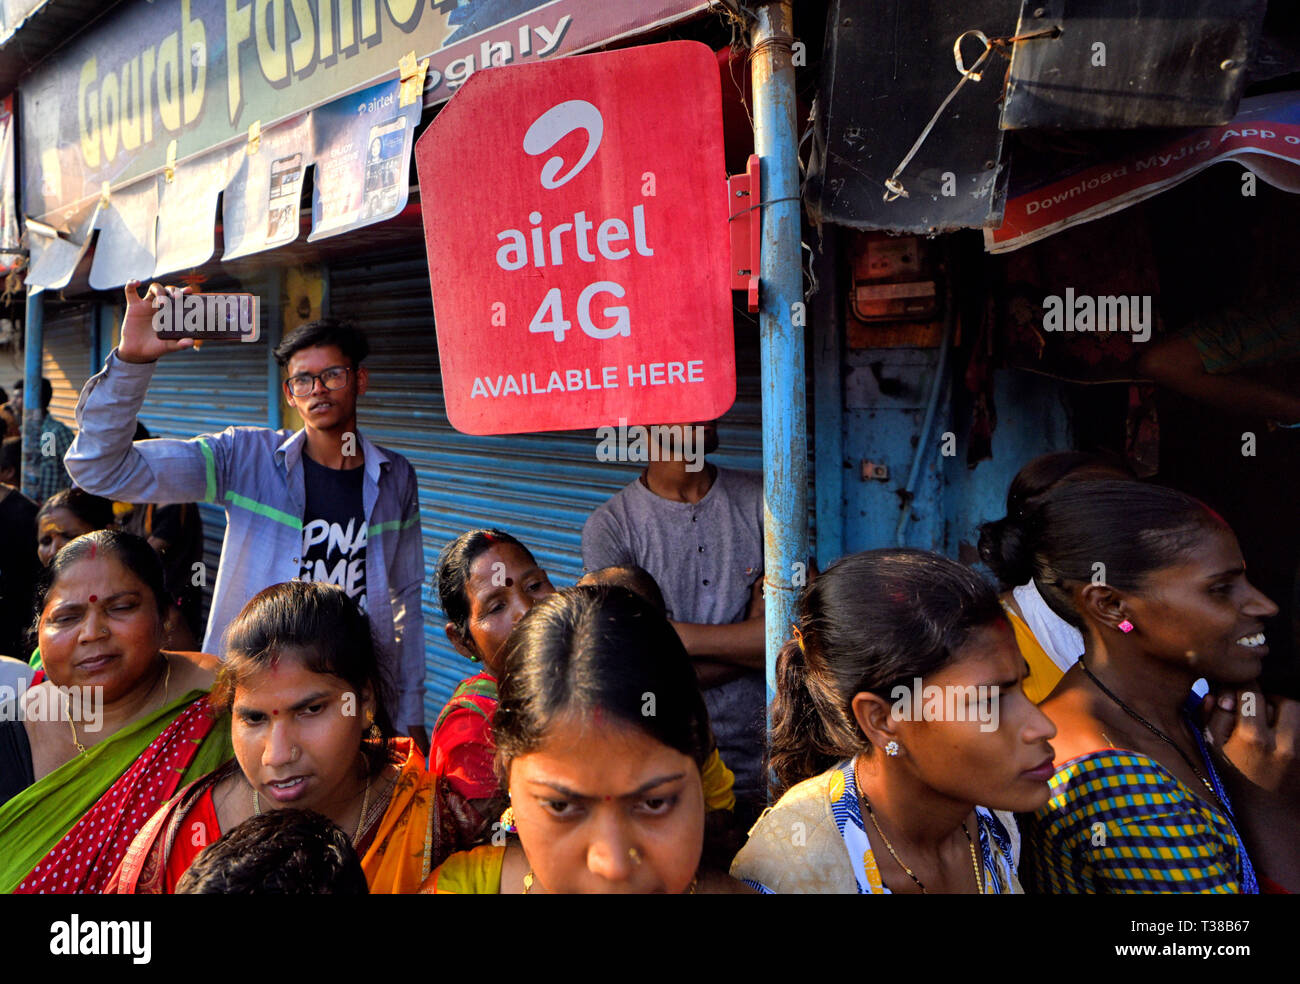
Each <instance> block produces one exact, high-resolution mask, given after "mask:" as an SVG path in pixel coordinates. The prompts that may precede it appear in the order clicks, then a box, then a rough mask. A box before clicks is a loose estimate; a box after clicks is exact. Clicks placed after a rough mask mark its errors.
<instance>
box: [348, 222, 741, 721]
mask: <svg viewBox="0 0 1300 984" xmlns="http://www.w3.org/2000/svg"><path fill="white" fill-rule="evenodd" d="M329 305H330V313H331V314H332V315H334V316H336V317H346V318H350V319H352V320H353V321H355V322H356V323H357V324H358V325H360V326H361V327H363V328H364V329H366V330H367V332H368V334H369V337H370V342H371V349H372V354H371V356H370V358H369V359H368V360H367V364H368V365H369V368H370V384H369V389H368V391H367V392H366V395H365V396H364V397H362V400H361V404H360V408H359V410H358V414H359V418H360V424H361V427H362V429H363V430H365V432H366V434H367V435H368V436H369V437H370V438H371V440H373V441H375V442H377V443H378V444H380V445H382V446H384V447H387V448H391V449H392V450H394V451H398V452H400V453H401V454H403V455H405V456H406V458H407V459H408V460H409V461H410V462H411V464H412V466H413V467H414V468H415V469H416V472H417V474H418V476H419V482H420V520H421V524H422V526H423V530H424V561H425V571H426V580H425V592H424V624H425V652H426V659H427V666H428V670H427V674H426V677H425V720H426V721H429V722H432V721H433V720H434V718H435V717H436V716H437V713H438V711H439V710H440V709H441V707H442V705H443V704H444V703H445V702H446V700H447V699H448V697H449V696H450V695H451V691H452V690H453V689H454V688H455V686H456V684H457V683H459V682H460V681H461V680H462V679H464V678H465V677H466V676H469V675H471V674H472V673H474V672H476V671H475V670H474V669H473V664H471V663H469V662H468V661H467V660H465V659H464V658H462V657H461V656H459V655H458V654H457V653H456V652H455V650H453V649H452V648H451V646H450V644H449V643H448V642H447V638H446V635H445V634H444V633H443V629H442V626H443V623H444V621H445V619H444V617H443V614H442V610H441V607H440V605H439V604H438V598H437V588H436V586H435V585H434V583H433V576H434V571H435V567H436V563H437V558H438V553H439V551H440V550H441V549H442V548H443V546H444V545H445V544H446V543H447V542H448V541H450V540H452V539H453V538H455V537H456V536H458V535H459V534H461V533H463V532H464V531H465V530H467V529H471V528H473V527H478V526H496V527H500V528H502V529H504V530H507V531H509V532H510V533H513V534H514V535H516V536H518V537H519V539H520V540H521V541H523V542H524V543H525V544H527V545H528V547H529V549H531V550H532V551H533V553H534V555H535V556H536V557H537V560H538V563H540V564H541V565H542V566H543V567H544V568H546V571H547V573H549V574H550V576H551V579H552V581H554V582H555V584H556V586H557V587H562V586H566V585H569V584H572V583H573V582H574V581H575V580H577V578H578V577H579V576H580V575H581V573H582V525H583V523H584V522H586V519H587V516H588V515H589V514H590V513H591V511H592V510H593V509H595V508H596V507H597V506H598V505H600V504H601V503H602V502H604V501H605V500H606V499H608V498H609V497H610V496H611V495H613V494H614V493H615V492H617V491H618V490H619V489H620V488H622V487H623V486H624V485H626V484H627V483H628V482H630V481H632V480H633V478H634V477H635V476H636V475H637V474H638V472H639V467H638V466H632V465H614V464H607V463H602V462H599V461H597V460H596V454H595V448H596V439H595V437H594V434H593V433H592V432H588V431H577V432H567V433H544V434H516V435H511V436H507V437H471V436H468V435H465V434H461V433H460V432H458V431H456V430H455V429H454V428H453V427H452V426H451V425H450V424H449V423H448V422H447V416H446V413H445V408H444V404H443V400H442V392H441V377H440V376H439V373H438V355H437V343H436V340H435V337H434V332H433V304H432V301H431V299H430V295H429V274H428V268H427V265H426V260H425V254H424V249H423V246H419V247H416V248H410V249H405V250H401V251H398V252H393V253H385V254H378V255H371V256H368V257H366V258H364V259H358V260H355V261H353V260H349V261H347V262H337V261H336V262H335V263H333V264H332V265H331V267H330V272H329ZM747 334H748V336H749V337H748V338H747V339H745V340H743V341H742V340H741V339H739V338H738V340H737V353H736V355H737V375H738V386H737V392H738V395H737V399H736V404H735V406H734V407H733V408H732V410H731V412H730V413H728V414H727V415H726V417H724V418H723V419H722V421H721V422H720V424H719V438H720V440H721V445H722V447H721V449H720V450H719V452H718V453H717V454H716V455H713V456H711V459H710V460H713V461H715V462H717V463H718V464H721V465H724V466H726V467H732V468H745V469H750V470H753V471H761V470H762V464H763V460H762V433H761V418H760V412H761V411H760V399H759V381H758V360H759V356H758V342H757V338H756V333H755V332H753V331H752V330H750V331H749V332H748V333H747Z"/></svg>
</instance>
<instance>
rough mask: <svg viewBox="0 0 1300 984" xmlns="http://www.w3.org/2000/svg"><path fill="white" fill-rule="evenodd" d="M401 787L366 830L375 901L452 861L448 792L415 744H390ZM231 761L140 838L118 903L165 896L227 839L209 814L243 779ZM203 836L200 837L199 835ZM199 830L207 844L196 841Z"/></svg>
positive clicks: (362, 847) (126, 865)
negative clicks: (218, 796) (234, 780)
mask: <svg viewBox="0 0 1300 984" xmlns="http://www.w3.org/2000/svg"><path fill="white" fill-rule="evenodd" d="M389 748H390V750H391V752H392V762H393V764H394V765H396V766H398V774H397V778H396V781H395V782H394V783H393V785H392V787H391V789H390V790H389V791H388V792H387V795H386V796H384V797H382V798H379V799H378V801H377V802H376V803H375V804H374V805H373V808H372V809H371V811H370V812H368V813H367V816H366V819H365V820H364V821H363V823H362V835H361V839H360V841H359V843H358V845H357V846H358V853H359V854H360V855H361V870H362V871H363V872H365V875H366V882H367V884H369V886H370V892H371V894H373V895H403V894H412V893H415V892H417V891H419V888H420V885H421V884H422V883H423V882H424V880H425V878H427V877H428V875H429V872H430V871H432V870H433V868H434V867H435V866H436V865H437V864H438V863H440V862H441V861H442V859H443V858H444V857H445V856H446V855H447V854H448V853H450V851H451V850H452V845H448V844H447V843H446V840H445V836H446V835H445V832H444V831H445V828H446V819H445V817H446V813H447V806H446V803H445V787H444V786H442V785H441V784H439V783H437V782H436V781H435V780H434V777H433V776H431V775H430V774H429V773H428V771H427V770H426V769H425V766H424V756H423V755H421V754H420V753H419V751H418V750H417V749H416V747H415V743H414V742H413V741H412V740H411V739H410V738H396V739H392V740H391V741H390V742H389ZM238 769H239V764H238V763H237V762H234V761H231V762H228V763H227V764H226V765H224V766H222V767H221V768H220V769H218V770H217V771H216V772H214V773H212V774H211V775H208V776H205V777H203V778H202V779H200V780H199V781H197V782H195V783H192V784H191V785H190V786H188V787H187V788H185V789H183V790H181V792H180V793H179V794H177V796H176V797H175V798H173V799H172V801H171V802H169V803H168V804H167V805H166V806H164V807H163V808H162V809H161V810H159V811H158V812H157V813H155V814H154V816H153V817H151V818H150V820H149V822H148V823H146V824H145V825H144V827H143V828H142V829H141V830H140V833H139V835H138V836H137V837H136V839H135V841H134V842H133V843H132V844H131V847H130V849H129V850H128V851H127V852H126V856H125V857H124V858H123V860H122V864H121V866H120V867H119V868H118V870H117V871H116V872H115V873H114V875H113V878H112V881H111V882H110V884H109V886H108V887H107V888H106V889H105V891H106V892H107V893H112V894H118V895H165V894H169V893H170V892H171V891H173V890H174V889H175V887H176V883H177V882H178V881H179V880H180V876H181V875H182V874H183V873H184V872H185V870H186V869H187V868H188V867H189V865H190V864H191V863H192V862H193V860H194V858H195V857H197V856H198V854H199V852H200V851H201V850H202V849H203V847H204V846H206V845H207V844H208V843H211V842H212V841H214V840H216V838H217V837H219V836H220V835H221V831H220V830H219V829H218V826H217V823H216V816H215V811H213V810H212V809H211V793H212V790H213V788H214V787H215V786H216V785H217V783H219V782H221V780H222V779H224V778H226V777H227V776H229V775H232V774H233V773H235V772H237V771H238ZM200 828H201V829H200ZM196 830H198V831H199V832H200V834H201V836H196V834H195V831H196Z"/></svg>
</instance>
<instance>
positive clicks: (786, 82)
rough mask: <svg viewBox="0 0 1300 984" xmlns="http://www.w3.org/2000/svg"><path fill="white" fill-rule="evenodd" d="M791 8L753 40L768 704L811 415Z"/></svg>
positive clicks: (785, 631) (803, 536)
mask: <svg viewBox="0 0 1300 984" xmlns="http://www.w3.org/2000/svg"><path fill="white" fill-rule="evenodd" d="M791 9H792V4H791V0H773V2H769V3H764V4H761V5H759V6H758V7H757V8H756V9H755V10H754V13H755V22H754V26H753V32H752V34H751V38H750V40H751V60H750V65H751V72H752V81H753V86H754V150H755V152H756V153H757V154H758V155H759V157H760V158H761V165H760V171H761V178H762V189H761V191H762V196H761V199H760V201H761V203H762V208H763V252H762V261H761V264H760V267H759V270H760V280H759V321H758V323H759V337H760V342H761V353H762V372H761V380H762V394H763V541H764V549H763V559H764V567H765V570H766V573H765V577H764V581H765V589H766V590H765V602H764V608H765V612H766V629H767V695H768V703H769V705H770V703H771V698H772V697H773V695H774V694H775V691H776V657H777V653H778V652H780V649H781V646H782V645H783V644H784V643H785V640H786V639H788V638H789V636H790V623H791V622H793V621H794V618H795V611H796V602H797V600H798V595H799V591H800V589H801V586H802V584H803V583H805V579H806V576H807V571H806V565H807V563H808V419H807V417H808V413H807V404H806V400H805V395H804V345H803V327H802V324H803V323H804V321H805V318H804V317H803V316H802V312H803V306H802V305H803V267H802V265H801V262H800V259H801V258H800V254H799V241H800V231H799V223H800V219H799V216H800V208H799V162H798V158H797V156H796V154H797V153H798V135H797V133H796V131H795V90H794V66H793V64H791V59H790V48H791V44H792V43H793V41H794V37H793V33H792V30H791V28H792V14H791ZM796 305H798V307H797V308H796ZM796 311H797V312H799V314H800V316H799V317H797V318H796ZM796 321H797V322H798V324H796Z"/></svg>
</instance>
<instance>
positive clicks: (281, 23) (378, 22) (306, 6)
mask: <svg viewBox="0 0 1300 984" xmlns="http://www.w3.org/2000/svg"><path fill="white" fill-rule="evenodd" d="M707 7H708V4H707V2H706V0H602V2H601V3H591V2H589V0H435V2H429V0H347V2H342V0H175V2H169V3H166V4H162V3H147V2H143V0H137V2H131V3H125V4H121V5H119V6H117V7H115V8H114V9H113V10H112V11H110V12H109V13H108V14H106V15H105V16H104V17H103V18H101V19H100V20H99V21H97V22H96V23H95V24H94V25H93V26H92V27H91V28H90V29H89V30H87V31H85V32H83V33H82V34H80V35H78V36H77V37H75V38H73V39H72V40H71V41H70V42H69V43H68V44H66V45H65V46H64V47H62V48H61V49H59V50H58V51H57V52H56V53H55V54H54V55H52V56H51V57H50V58H48V59H47V60H46V61H44V62H42V63H41V65H40V66H38V67H37V68H36V70H35V71H33V73H32V74H31V75H30V76H29V77H28V78H27V79H25V80H24V82H23V84H22V86H21V90H20V91H21V100H22V105H21V109H22V112H21V114H20V119H21V121H22V129H23V139H22V141H21V144H20V148H21V152H22V169H21V174H22V205H21V207H22V209H23V211H24V213H25V214H27V215H29V216H31V217H33V218H36V219H39V220H41V221H42V222H43V223H44V224H45V225H46V226H48V227H51V228H53V229H55V230H57V232H58V233H59V238H57V239H49V238H48V237H47V238H46V239H42V240H41V241H40V242H38V243H35V244H33V255H32V269H33V279H32V280H31V284H32V286H33V287H38V288H39V287H41V286H50V287H54V286H61V285H62V284H63V283H66V282H67V278H68V277H70V276H71V272H72V269H71V266H70V265H69V264H70V263H71V264H72V265H75V262H76V260H77V258H79V257H80V255H81V252H82V251H83V250H84V249H85V247H86V245H87V244H88V242H89V240H90V236H91V233H92V232H93V231H94V230H96V229H98V230H99V247H98V251H102V252H105V253H111V254H113V255H112V256H111V257H108V258H105V259H104V260H98V259H97V261H96V264H95V267H94V268H92V276H91V281H92V284H94V285H95V286H107V285H110V284H112V283H114V282H121V278H122V277H124V276H132V277H145V276H149V275H150V274H151V273H153V274H157V275H162V274H164V273H166V272H169V271H171V270H175V269H178V268H180V267H181V266H183V265H184V264H186V263H190V264H192V263H193V261H195V260H198V262H203V260H205V259H206V258H207V257H209V256H211V254H212V232H211V226H212V224H213V221H214V218H215V207H216V200H217V195H218V194H221V193H222V192H224V193H225V196H226V202H227V212H228V214H227V215H225V216H223V218H225V219H227V220H230V221H232V222H236V223H238V222H241V221H244V220H245V219H246V220H247V226H246V227H244V228H241V229H239V230H236V231H237V232H238V233H239V235H238V242H237V243H236V244H235V250H236V255H243V254H247V253H251V252H256V251H258V250H262V249H270V248H274V247H275V246H278V245H282V244H284V243H285V242H289V241H291V240H293V239H296V238H297V236H298V223H297V219H298V216H297V203H296V202H294V201H291V199H292V197H293V195H294V194H295V192H300V191H301V189H302V187H303V184H302V182H303V181H304V180H306V175H305V169H306V168H307V167H309V166H312V165H313V164H315V166H316V169H317V170H316V173H315V175H314V179H315V181H316V182H317V190H318V194H317V196H316V198H315V201H314V202H313V210H312V211H313V226H312V230H311V234H310V237H309V238H311V239H319V238H322V237H325V236H331V235H338V234H340V233H342V232H345V231H347V230H349V229H353V228H356V227H358V226H361V225H366V224H370V223H373V222H378V221H381V220H383V219H384V218H387V217H388V216H390V215H393V214H396V212H398V211H400V204H399V202H400V203H401V204H404V195H405V187H406V185H407V182H406V180H405V174H406V173H407V168H408V164H409V154H410V147H411V145H412V138H413V134H414V123H415V122H418V119H419V115H420V110H421V108H422V107H427V106H431V105H434V104H436V103H440V102H442V101H444V100H446V99H448V98H449V97H450V96H451V95H452V94H453V93H454V92H456V91H457V90H458V89H459V88H460V87H461V86H462V85H464V83H465V82H466V80H467V79H469V78H471V77H472V76H473V74H475V73H476V72H477V71H479V70H481V69H482V68H483V67H485V66H491V65H514V64H520V63H528V62H537V61H547V60H553V59H556V58H558V57H560V56H563V55H566V54H571V53H573V52H576V51H581V50H584V49H587V48H591V47H594V46H597V45H601V44H606V43H608V42H610V41H613V40H616V39H618V38H620V37H626V36H628V35H632V34H637V33H643V32H646V31H649V30H653V29H655V28H657V27H659V26H661V25H664V24H667V23H671V22H673V21H676V20H680V19H682V18H684V17H688V16H692V15H694V14H696V13H699V12H701V11H703V10H705V9H707ZM415 66H418V70H417V69H416V68H415ZM421 72H422V73H423V74H420V73H421ZM412 79H414V80H415V81H414V83H412V81H411V80H412ZM403 80H405V85H404V86H403V87H402V92H403V96H404V98H403V99H402V100H401V101H400V102H401V105H400V106H399V105H391V106H390V105H388V104H387V103H384V102H382V101H383V100H385V99H387V97H388V94H387V93H386V92H382V93H377V92H376V90H377V88H380V87H384V86H390V85H391V86H392V87H393V89H394V90H396V89H397V87H398V85H399V84H401V82H402V81H403ZM374 100H380V102H375V103H374V110H373V111H372V110H371V109H369V108H368V109H367V110H366V111H364V112H361V111H358V110H357V107H358V106H359V105H360V104H361V103H362V102H363V101H364V102H365V103H366V105H367V107H369V106H370V105H371V104H372V102H373V101H374ZM407 107H413V108H411V109H410V110H408V109H407ZM398 110H401V111H400V112H399V111H398ZM380 116H382V117H383V118H382V119H380V118H378V117H380ZM385 127H387V129H384V128H385ZM375 128H379V129H375ZM372 130H374V131H375V132H374V133H373V135H372V132H371V131H372ZM292 141H302V142H301V143H299V144H298V145H297V146H295V147H293V148H292V150H291V151H286V152H285V153H280V150H284V149H286V147H285V146H280V148H279V149H276V145H277V144H278V145H287V142H292ZM263 145H265V146H266V147H267V148H268V152H262V151H261V146H263ZM322 148H323V149H324V152H325V153H326V154H330V155H333V156H329V157H327V158H326V159H325V160H324V161H322V160H321V159H320V158H319V156H317V157H315V159H314V160H313V159H311V158H312V155H314V154H316V153H317V152H318V151H320V150H322ZM299 150H301V151H302V157H301V159H296V158H295V154H296V153H297V152H298V151H299ZM259 154H260V155H261V156H259ZM375 154H377V155H378V156H374V155H375ZM372 157H373V159H372ZM144 183H156V184H157V187H156V188H146V187H143V185H144ZM326 185H328V186H329V189H328V190H326ZM160 217H165V218H166V219H167V220H168V221H170V222H172V223H174V224H178V225H174V227H173V228H172V229H170V230H167V231H163V230H161V229H157V228H156V227H157V225H158V221H157V220H158V219H159V218H160Z"/></svg>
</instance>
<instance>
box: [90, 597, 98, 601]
mask: <svg viewBox="0 0 1300 984" xmlns="http://www.w3.org/2000/svg"><path fill="white" fill-rule="evenodd" d="M90 600H91V601H92V602H96V601H99V595H91V596H90Z"/></svg>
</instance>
